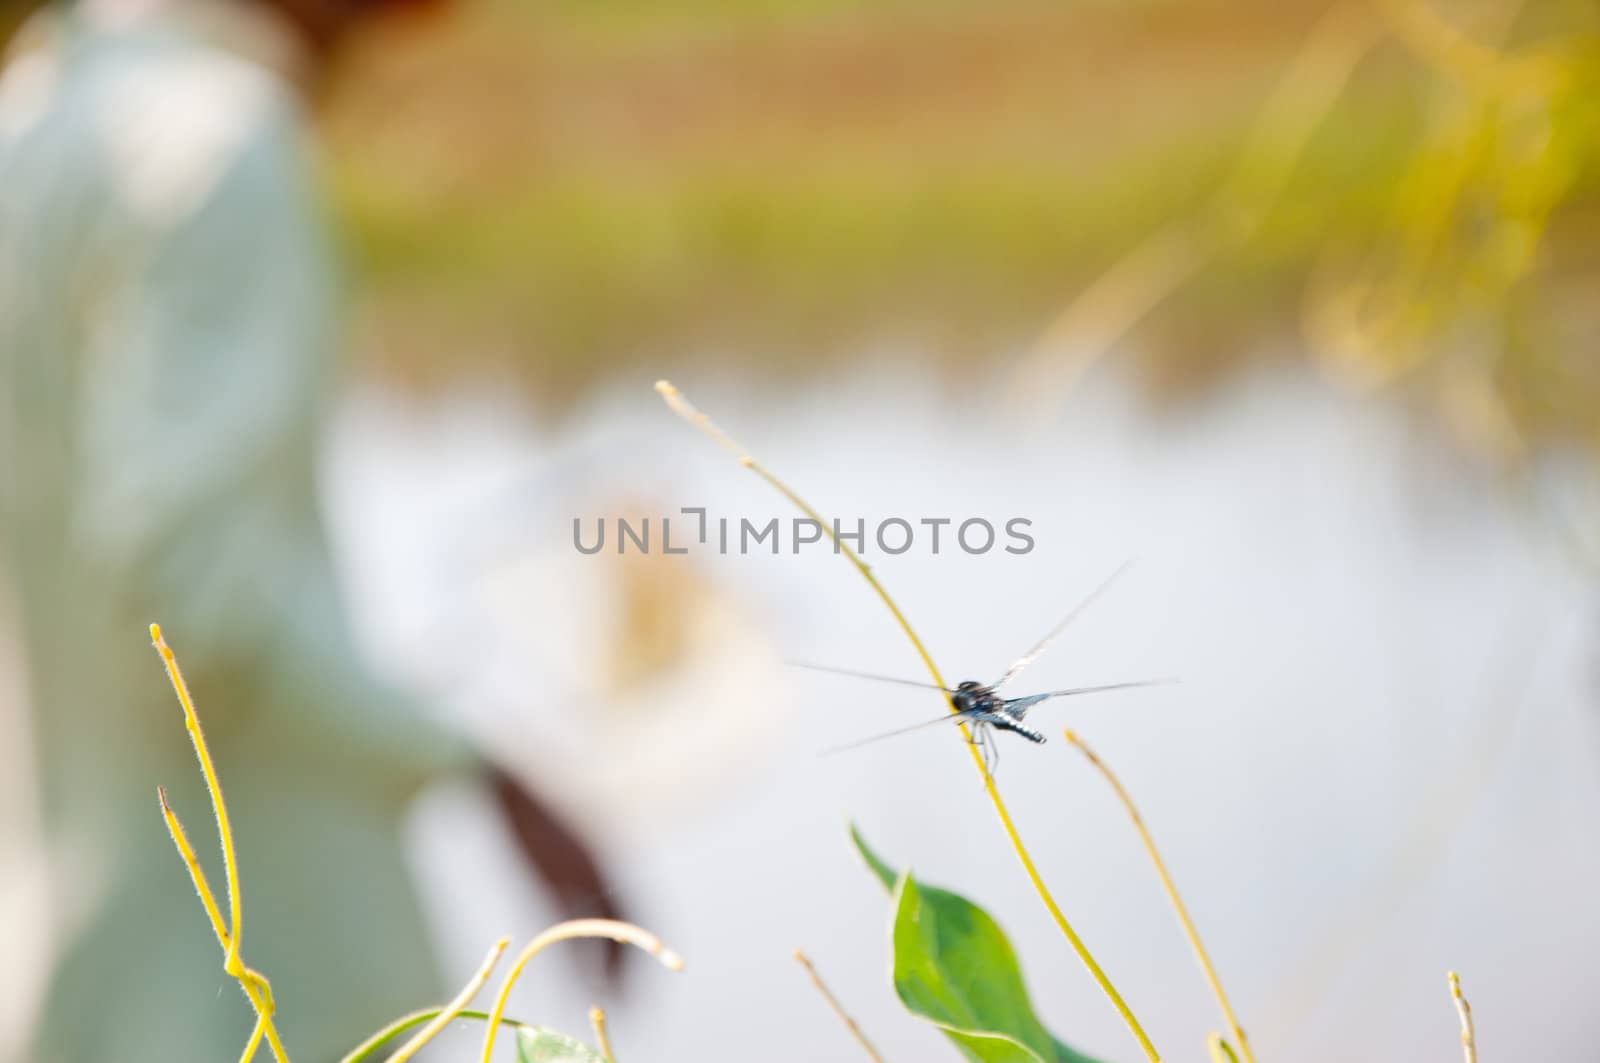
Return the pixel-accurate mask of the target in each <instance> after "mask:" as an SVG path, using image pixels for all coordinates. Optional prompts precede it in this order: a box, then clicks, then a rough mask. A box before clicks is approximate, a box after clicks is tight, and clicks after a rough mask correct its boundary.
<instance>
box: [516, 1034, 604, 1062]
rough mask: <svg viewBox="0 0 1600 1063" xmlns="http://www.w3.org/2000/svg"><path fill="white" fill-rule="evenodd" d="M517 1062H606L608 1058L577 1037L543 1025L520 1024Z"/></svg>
mask: <svg viewBox="0 0 1600 1063" xmlns="http://www.w3.org/2000/svg"><path fill="white" fill-rule="evenodd" d="M517 1063H606V1058H605V1057H604V1056H602V1055H601V1054H600V1053H599V1052H596V1051H595V1050H594V1049H592V1048H590V1047H589V1046H588V1045H586V1044H584V1043H583V1042H582V1041H579V1040H578V1039H577V1038H575V1037H568V1036H567V1035H566V1034H564V1033H556V1032H555V1031H554V1030H547V1029H545V1028H544V1027H543V1026H518V1027H517Z"/></svg>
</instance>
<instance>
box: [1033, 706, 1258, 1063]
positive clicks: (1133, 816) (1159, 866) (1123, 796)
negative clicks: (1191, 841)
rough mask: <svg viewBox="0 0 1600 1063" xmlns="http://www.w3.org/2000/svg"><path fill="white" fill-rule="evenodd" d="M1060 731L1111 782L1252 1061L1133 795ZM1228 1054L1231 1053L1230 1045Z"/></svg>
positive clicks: (1249, 1059) (1251, 1060)
mask: <svg viewBox="0 0 1600 1063" xmlns="http://www.w3.org/2000/svg"><path fill="white" fill-rule="evenodd" d="M1062 734H1063V735H1065V736H1066V739H1067V741H1068V742H1070V743H1072V744H1073V745H1075V746H1077V747H1078V750H1079V752H1081V753H1082V754H1083V755H1084V757H1085V758H1087V759H1088V761H1089V763H1090V764H1093V765H1094V766H1095V768H1096V769H1097V770H1098V771H1099V772H1100V774H1101V775H1102V776H1104V777H1105V780H1106V782H1108V783H1110V784H1111V789H1112V790H1113V791H1114V792H1115V793H1116V795H1117V800H1119V801H1121V802H1122V807H1123V809H1124V810H1125V811H1126V812H1127V813H1128V818H1129V819H1130V820H1132V821H1133V829H1134V830H1135V831H1137V832H1138V834H1139V841H1140V842H1141V843H1143V845H1144V851H1145V852H1146V853H1148V854H1149V856H1150V863H1151V864H1153V865H1155V869H1156V877H1157V878H1159V879H1160V880H1161V888H1162V889H1163V890H1165V891H1166V894H1167V900H1168V901H1170V902H1171V904H1172V910H1173V912H1175V913H1176V914H1177V916H1178V925H1179V926H1181V927H1182V928H1183V935H1184V937H1186V938H1188V939H1189V948H1191V949H1193V950H1194V958H1195V960H1196V961H1197V962H1198V963H1199V964H1200V970H1201V972H1202V973H1203V974H1204V975H1205V976H1206V984H1208V985H1209V986H1210V987H1211V995H1212V996H1214V997H1216V998H1217V1004H1218V1005H1219V1006H1220V1007H1221V1008H1222V1018H1223V1020H1224V1021H1225V1022H1227V1024H1228V1032H1229V1033H1231V1034H1233V1039H1234V1040H1235V1041H1236V1042H1238V1044H1239V1053H1240V1055H1242V1056H1243V1057H1244V1063H1255V1056H1253V1055H1251V1053H1250V1042H1249V1041H1248V1040H1247V1039H1246V1038H1245V1035H1244V1028H1243V1027H1241V1026H1240V1025H1239V1018H1238V1016H1237V1015H1235V1014H1234V1012H1233V1005H1232V1004H1230V1003H1229V1002H1228V994H1227V993H1226V992H1224V991H1223V988H1222V979H1221V978H1219V977H1218V976H1217V969H1216V967H1215V966H1213V965H1212V963H1211V957H1210V956H1209V955H1208V954H1207V953H1206V947H1205V946H1204V945H1203V944H1201V942H1200V931H1198V930H1196V929H1195V926H1194V920H1192V919H1190V918H1189V909H1188V908H1186V907H1184V903H1183V899H1182V898H1181V897H1179V896H1178V887H1177V885H1176V884H1175V883H1174V882H1173V881H1172V875H1171V874H1170V873H1169V872H1168V871H1167V864H1166V861H1164V860H1162V859H1161V853H1160V851H1159V850H1157V849H1156V842H1155V839H1154V838H1152V837H1151V836H1150V830H1149V828H1148V827H1146V826H1145V823H1144V817H1143V816H1141V815H1140V814H1139V809H1138V808H1137V807H1136V806H1135V805H1134V803H1133V798H1132V797H1131V796H1130V795H1129V794H1128V791H1127V789H1126V788H1125V787H1124V786H1123V785H1122V780H1120V779H1118V778H1117V776H1116V774H1115V773H1114V772H1112V770H1111V769H1110V767H1108V766H1107V765H1106V762H1105V761H1103V760H1101V759H1100V757H1099V754H1097V753H1095V751H1094V750H1092V749H1090V748H1089V746H1088V745H1087V744H1086V743H1085V742H1084V741H1083V739H1081V738H1079V737H1078V736H1077V735H1076V734H1074V733H1073V732H1072V731H1070V730H1067V731H1063V732H1062ZM1225 1047H1226V1046H1225ZM1229 1054H1230V1055H1231V1054H1232V1049H1231V1048H1230V1049H1229Z"/></svg>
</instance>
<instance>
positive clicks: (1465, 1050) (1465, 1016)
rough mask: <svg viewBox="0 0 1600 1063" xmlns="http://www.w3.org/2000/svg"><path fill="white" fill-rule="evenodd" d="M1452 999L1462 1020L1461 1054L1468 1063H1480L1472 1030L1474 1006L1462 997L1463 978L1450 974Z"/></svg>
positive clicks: (1475, 1036)
mask: <svg viewBox="0 0 1600 1063" xmlns="http://www.w3.org/2000/svg"><path fill="white" fill-rule="evenodd" d="M1450 999H1451V1000H1453V1001H1455V1003H1456V1015H1457V1016H1459V1017H1460V1019H1461V1054H1462V1055H1463V1056H1464V1057H1465V1058H1466V1061H1467V1063H1478V1039H1477V1035H1476V1034H1474V1033H1473V1030H1472V1005H1471V1004H1468V1003H1467V998H1466V997H1464V996H1462V995H1461V977H1460V975H1458V974H1456V972H1454V971H1451V972H1450Z"/></svg>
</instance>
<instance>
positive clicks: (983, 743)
mask: <svg viewBox="0 0 1600 1063" xmlns="http://www.w3.org/2000/svg"><path fill="white" fill-rule="evenodd" d="M1132 563H1133V562H1132V561H1131V560H1130V561H1125V562H1123V564H1122V565H1121V566H1120V567H1119V568H1118V569H1117V570H1116V571H1115V572H1113V573H1112V574H1111V575H1110V576H1108V577H1107V578H1106V580H1105V581H1104V582H1103V583H1101V584H1100V586H1099V587H1097V588H1095V590H1094V591H1093V592H1092V593H1090V594H1089V596H1088V597H1086V598H1084V599H1083V600H1082V601H1081V602H1079V603H1078V604H1077V606H1075V607H1074V608H1073V610H1072V611H1071V612H1070V613H1068V614H1067V615H1066V616H1065V617H1063V618H1062V620H1061V622H1060V623H1058V624H1057V625H1056V626H1055V627H1053V628H1051V629H1050V631H1049V633H1048V634H1046V635H1045V637H1044V638H1042V639H1040V640H1039V642H1038V644H1037V645H1035V646H1034V647H1033V649H1031V650H1029V651H1028V652H1027V653H1025V654H1023V655H1022V656H1021V657H1018V658H1017V659H1016V661H1015V662H1014V663H1013V664H1012V665H1011V667H1010V668H1007V669H1006V671H1005V674H1004V675H1002V676H1001V677H1000V678H999V679H996V680H995V681H994V682H992V683H981V682H979V681H977V680H975V679H968V680H966V681H964V682H961V683H958V684H956V685H955V686H954V687H942V686H939V685H937V684H935V683H923V682H919V681H917V680H915V679H899V678H896V677H894V676H886V675H877V674H875V673H872V672H858V671H855V670H853V669H849V668H833V667H830V666H828V665H822V664H809V663H806V662H804V661H795V662H792V663H793V664H794V666H795V667H797V668H805V669H809V670H811V671H814V672H831V673H833V674H835V675H848V676H854V677H855V678H857V679H870V680H873V681H874V682H879V683H895V684H898V685H900V686H909V687H918V688H921V689H923V690H937V691H939V692H940V693H942V694H944V695H945V696H946V697H947V698H949V699H950V704H951V706H952V707H953V709H954V711H952V712H947V713H945V714H944V715H942V716H939V717H937V718H936V719H932V720H923V721H922V722H921V723H914V724H912V725H911V726H909V727H899V728H896V729H895V730H893V731H885V732H883V733H882V734H875V735H870V736H868V737H866V738H862V739H859V740H857V741H854V742H847V743H845V744H844V745H842V746H834V747H833V748H831V749H827V750H824V751H823V752H824V755H828V754H832V753H843V752H844V751H846V750H850V749H857V748H859V747H861V746H864V745H869V744H871V743H873V742H879V741H882V740H883V739H885V738H894V737H896V736H898V735H903V734H907V733H909V732H911V731H920V730H922V729H923V728H925V727H934V726H936V725H938V724H943V723H952V722H954V723H966V724H970V725H971V727H972V739H971V741H972V742H973V743H974V744H975V745H977V747H978V749H979V752H980V753H981V754H982V756H983V766H984V770H985V771H987V772H988V773H989V774H990V775H991V776H992V775H993V774H994V771H995V769H996V768H997V767H998V766H999V763H1000V747H999V746H998V745H997V744H996V742H995V735H994V733H993V732H997V731H1004V732H1007V733H1010V734H1014V735H1017V736H1018V737H1020V738H1023V739H1025V740H1027V741H1029V742H1032V743H1033V744H1034V745H1042V744H1044V741H1045V737H1044V735H1043V734H1041V733H1040V732H1039V731H1037V730H1035V729H1033V728H1032V727H1029V726H1028V725H1027V723H1026V722H1025V721H1026V717H1027V715H1028V710H1030V709H1032V708H1033V707H1034V706H1035V705H1038V704H1039V703H1040V702H1044V701H1049V700H1051V699H1052V698H1071V697H1078V696H1080V695H1084V694H1104V693H1109V692H1111V691H1113V690H1133V689H1136V688H1139V687H1152V686H1166V685H1169V684H1171V683H1172V682H1173V680H1171V679H1144V680H1136V681H1133V682H1125V683H1102V684H1099V685H1096V686H1082V687H1069V688H1067V689H1065V690H1050V691H1046V692H1044V693H1042V694H1027V695H1024V696H1023V697H1017V698H1008V697H1005V696H1003V695H1002V694H1001V693H1000V689H1001V688H1002V687H1004V686H1005V685H1006V684H1007V683H1009V682H1011V681H1012V680H1013V679H1015V678H1016V677H1017V676H1018V675H1020V674H1021V673H1022V670H1023V669H1025V668H1027V667H1028V666H1029V665H1030V664H1032V663H1033V662H1034V661H1036V660H1037V659H1038V658H1039V657H1040V656H1041V655H1042V654H1043V653H1044V651H1045V650H1046V649H1048V648H1049V647H1050V644H1051V643H1052V642H1054V641H1055V640H1056V637H1057V636H1059V635H1060V634H1061V633H1062V632H1063V631H1065V630H1066V629H1067V628H1068V627H1069V626H1070V625H1071V624H1072V622H1073V621H1074V620H1076V619H1077V618H1078V617H1079V616H1081V615H1082V614H1083V612H1084V610H1086V609H1088V608H1089V606H1090V605H1092V604H1093V603H1094V602H1095V600H1096V599H1098V598H1099V597H1100V596H1101V595H1103V594H1104V593H1105V592H1106V591H1107V590H1109V589H1110V588H1111V585H1112V584H1113V583H1115V582H1116V581H1117V578H1118V577H1120V576H1121V575H1122V574H1123V573H1124V572H1126V571H1127V570H1128V567H1129V566H1130V565H1131V564H1132Z"/></svg>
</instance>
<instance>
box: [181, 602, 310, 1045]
mask: <svg viewBox="0 0 1600 1063" xmlns="http://www.w3.org/2000/svg"><path fill="white" fill-rule="evenodd" d="M150 641H151V642H152V643H153V644H154V645H155V648H156V651H157V652H158V653H160V654H161V661H162V663H163V664H164V665H165V666H166V669H167V678H168V679H169V680H170V681H171V683H172V689H173V690H174V691H175V692H176V693H177V695H178V702H179V704H181V705H182V706H183V722H184V726H185V727H186V728H187V729H188V731H189V740H190V742H191V743H192V744H193V745H194V752H195V756H196V757H197V758H198V759H199V761H200V772H201V774H202V775H203V776H204V778H205V783H206V791H207V792H208V793H209V794H210V795H211V808H212V812H213V814H214V815H215V817H216V820H217V834H218V836H219V837H220V838H221V840H222V861H223V867H224V869H225V872H226V875H227V886H228V907H229V913H228V914H229V923H228V925H227V926H226V927H225V926H224V925H223V923H222V910H221V908H220V907H219V906H218V904H217V901H216V897H215V896H214V895H213V894H212V892H211V887H210V885H209V884H208V883H207V882H206V877H205V874H204V872H202V871H201V869H200V861H199V860H198V859H196V858H195V853H194V847H193V846H191V845H190V844H189V838H188V835H186V834H185V833H184V830H183V824H182V823H180V822H179V821H178V816H177V813H175V812H174V811H173V810H172V807H171V805H169V804H168V803H167V794H166V791H165V790H164V789H158V790H157V794H158V796H159V797H160V799H161V814H162V816H163V818H164V819H165V820H166V823H167V830H168V832H169V833H171V835H172V841H173V844H174V845H176V846H177V847H178V852H179V854H180V855H181V856H182V857H183V862H184V864H185V866H187V867H188V869H189V877H190V878H191V879H192V880H193V881H194V888H195V892H196V893H198V894H199V895H200V903H201V904H202V905H203V906H204V907H205V910H206V915H207V917H209V918H210V920H211V929H212V930H213V931H214V932H215V933H216V935H217V943H218V944H220V945H221V946H222V951H223V956H224V959H223V970H225V971H226V972H227V973H228V975H229V976H230V977H232V978H234V979H236V980H237V981H238V982H239V986H240V988H242V989H243V990H244V994H245V996H246V997H247V998H248V999H249V1001H250V1006H251V1007H252V1008H254V1009H255V1012H256V1030H257V1032H256V1033H254V1034H252V1035H251V1038H250V1045H249V1047H247V1048H246V1049H245V1055H244V1057H243V1060H244V1063H248V1061H249V1060H250V1059H251V1058H252V1057H253V1055H254V1053H255V1051H256V1048H257V1047H258V1046H259V1043H260V1039H261V1038H262V1037H265V1038H266V1041H267V1045H268V1047H269V1048H271V1050H272V1055H273V1058H274V1059H276V1060H277V1063H289V1055H288V1053H287V1052H285V1051H284V1048H283V1042H282V1041H281V1040H280V1039H279V1038H278V1031H277V1028H276V1026H275V1025H274V1024H273V1021H272V1015H273V1012H274V1011H275V1010H276V1008H275V1005H274V1003H273V999H272V986H271V984H270V983H269V982H268V981H267V980H266V978H265V977H263V976H262V975H261V974H260V973H259V972H257V971H253V970H251V969H250V968H249V967H247V966H245V964H244V961H243V960H242V959H241V958H240V946H239V937H240V932H241V930H242V928H243V927H242V907H243V906H242V903H241V901H240V898H239V866H238V860H237V858H236V856H235V853H234V845H233V828H232V825H231V824H230V822H229V820H228V806H227V804H226V802H224V801H223V799H222V782H221V780H220V779H219V778H218V777H217V769H216V766H215V765H214V764H213V763H212V760H211V750H210V749H209V748H208V747H207V745H206V736H205V732H204V731H202V730H201V728H200V717H199V716H198V715H197V714H196V713H195V708H194V699H193V698H191V697H190V696H189V687H188V684H187V683H185V682H184V679H183V671H182V669H180V668H179V667H178V658H177V657H176V655H174V654H173V652H172V648H171V647H170V646H168V645H167V642H166V640H165V639H164V638H162V637H161V625H159V624H151V625H150Z"/></svg>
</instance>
